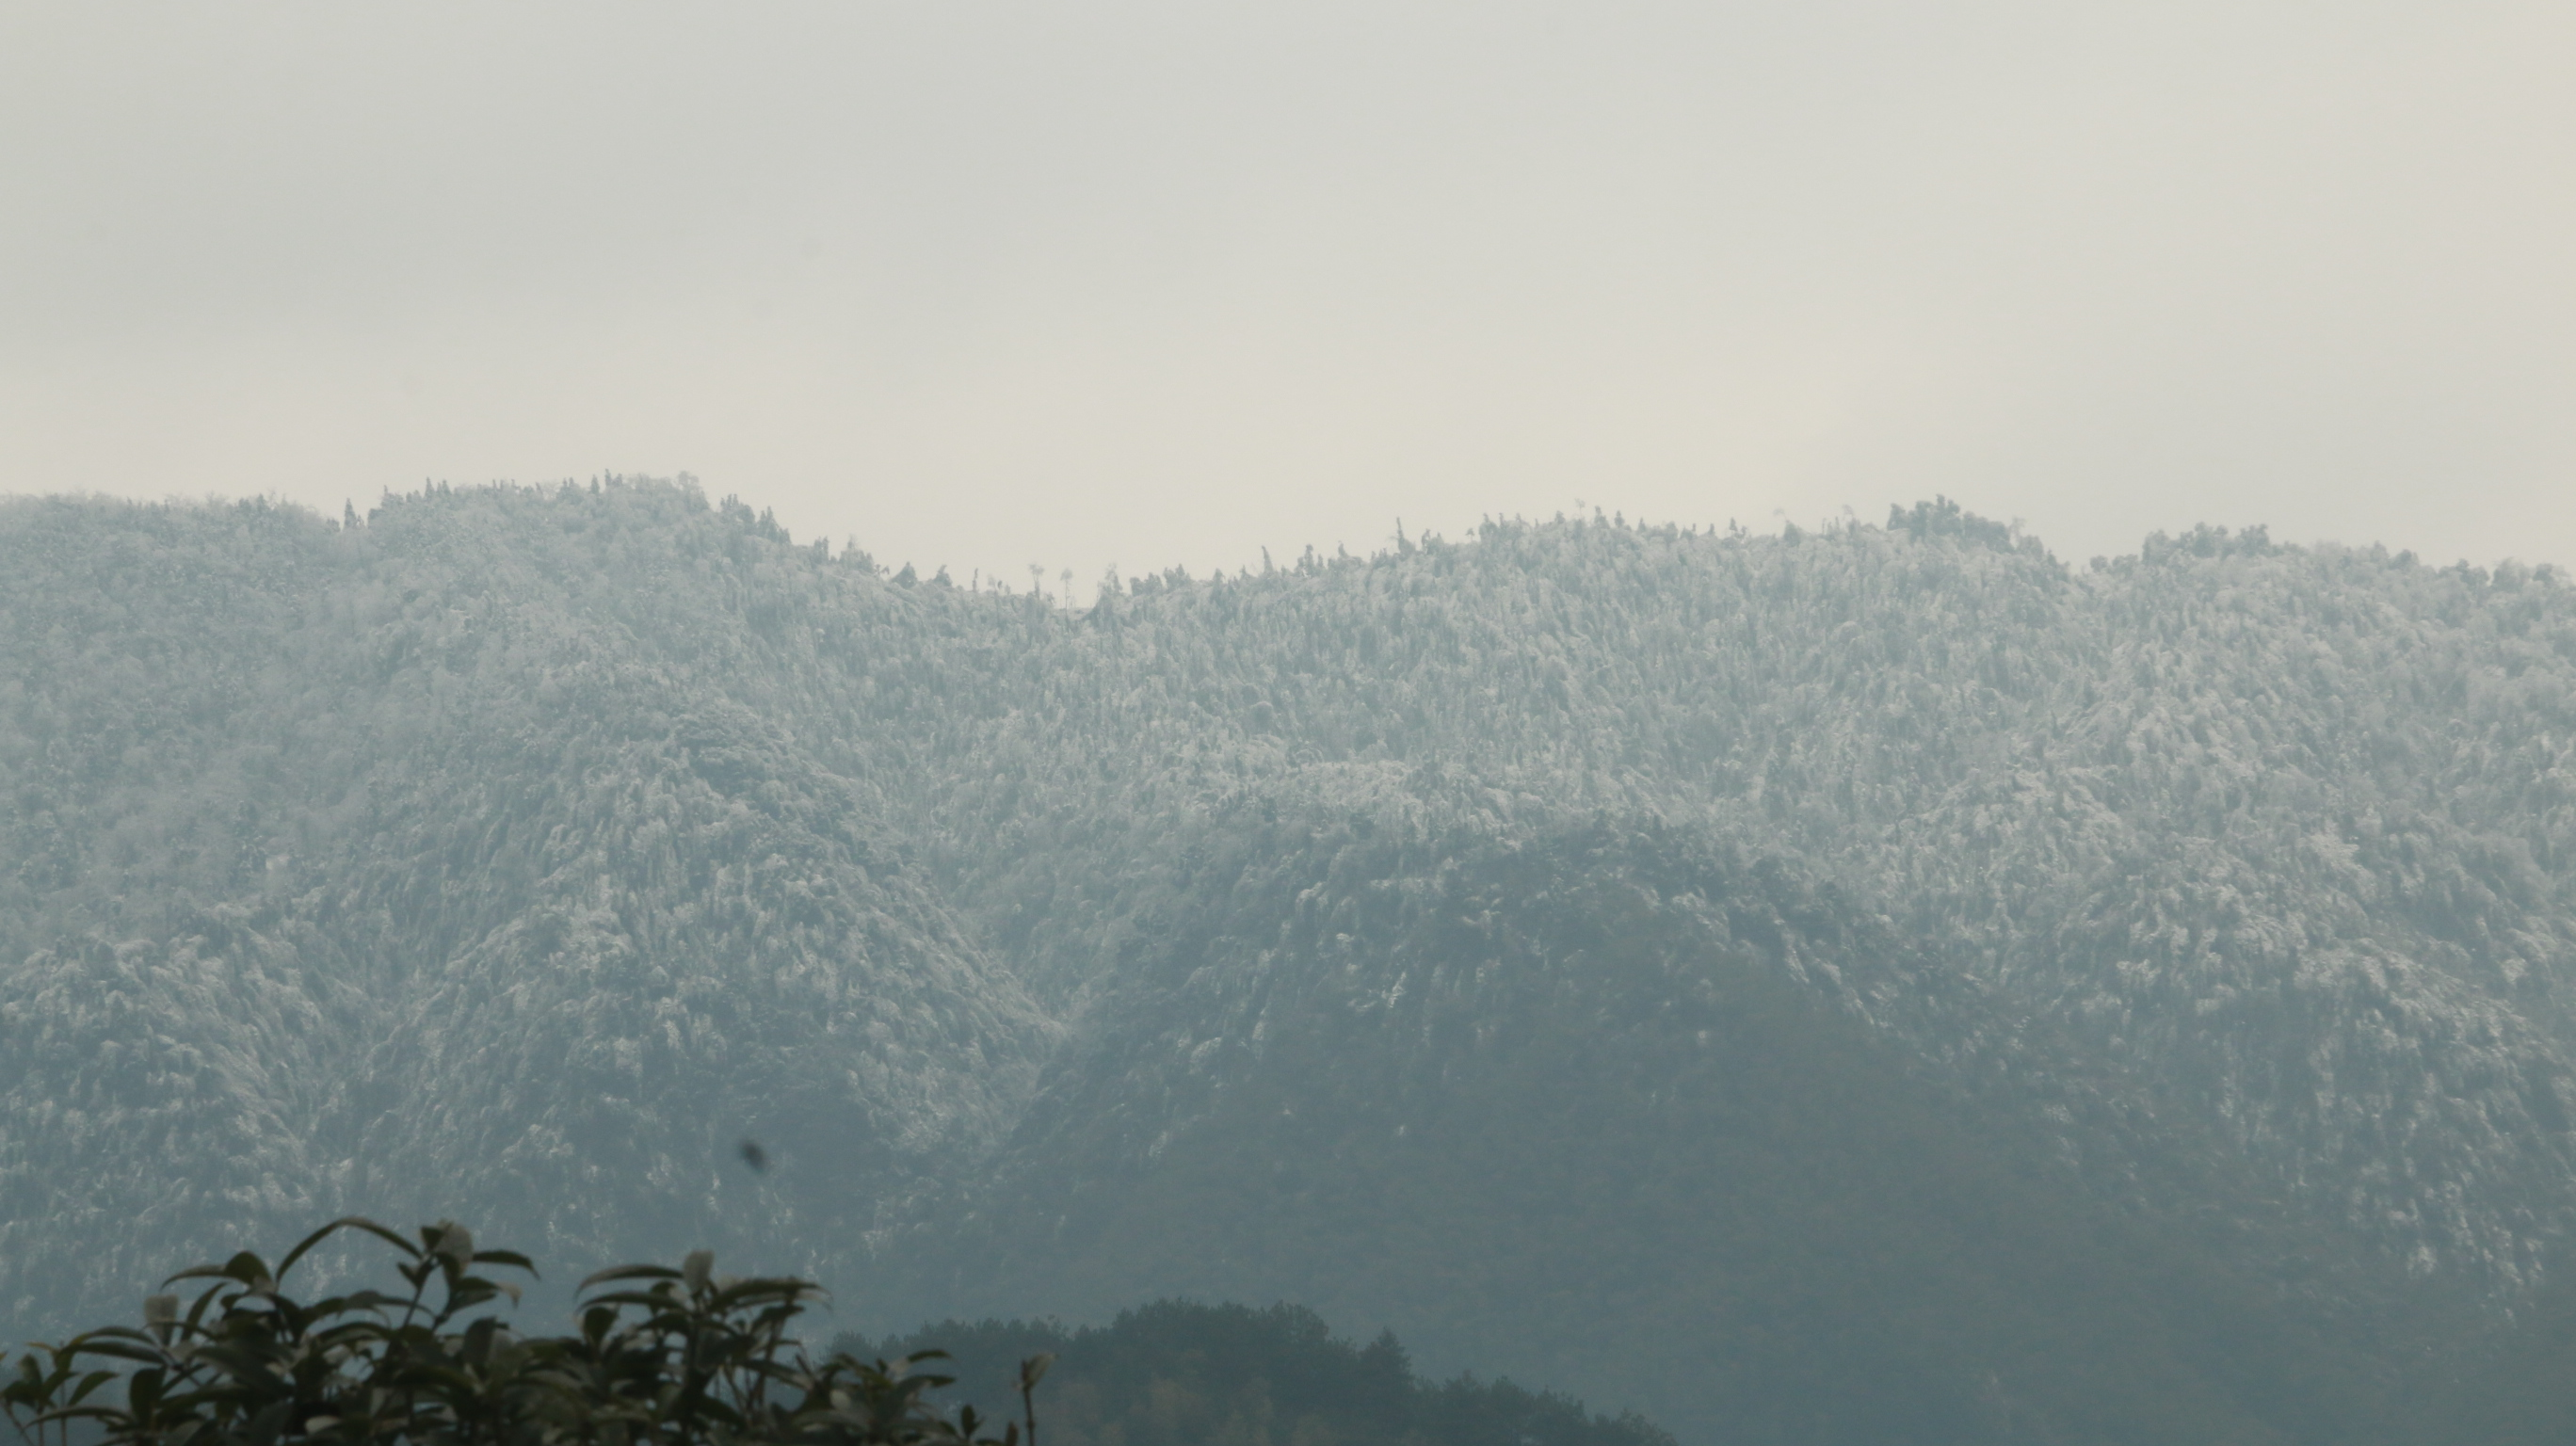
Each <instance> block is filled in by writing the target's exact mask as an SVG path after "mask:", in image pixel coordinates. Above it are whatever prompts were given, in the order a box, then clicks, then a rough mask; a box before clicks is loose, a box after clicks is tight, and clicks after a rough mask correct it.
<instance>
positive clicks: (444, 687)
mask: <svg viewBox="0 0 2576 1446" xmlns="http://www.w3.org/2000/svg"><path fill="white" fill-rule="evenodd" d="M2571 750H2576V591H2571V589H2569V588H2568V587H2567V586H2566V585H2565V583H2564V582H2563V581H2562V580H2561V579H2560V578H2559V577H2558V576H2557V575H2555V574H2554V573H2552V572H2550V571H2549V570H2547V569H2539V570H2532V569H2525V568H2520V567H2515V566H2506V567H2501V568H2498V569H2495V570H2493V571H2486V570H2480V569H2475V568H2468V567H2454V568H2439V569H2437V568H2430V567H2426V566H2422V565H2420V564H2418V563H2416V562H2415V561H2414V560H2413V559H2412V558H2410V557H2407V556H2405V555H2403V554H2399V555H2396V556H2390V555H2387V554H2385V553H2382V552H2379V551H2376V550H2373V551H2351V550H2334V549H2297V548H2284V547H2277V546H2274V545H2272V544H2270V543H2269V542H2268V541H2267V540H2265V539H2264V538H2263V537H2262V536H2261V535H2260V534H2259V533H2256V534H2241V535H2230V534H2226V533H2222V532H2217V531H2212V530H2202V531H2198V532H2195V533H2192V534H2189V535H2187V536H2184V537H2182V538H2178V539H2177V538H2165V537H2158V538H2153V539H2150V540H2149V542H2148V543H2147V545H2146V546H2145V547H2144V548H2143V549H2142V550H2141V552H2140V553H2139V554H2137V555H2135V556H2131V557H2126V558H2121V559H2115V560H2111V561H2107V562H2104V563H2101V564H2099V565H2096V566H2093V567H2089V568H2069V567H2067V566H2064V565H2062V564H2061V563H2059V562H2058V561H2056V560H2055V559H2053V558H2051V557H2050V556H2049V555H2048V554H2047V553H2046V552H2045V551H2044V550H2043V549H2042V548H2041V547H2040V546H2039V545H2038V544H2037V543H2036V542H2034V541H2033V540H2031V539H2029V538H2026V537H2022V536H2020V535H2018V534H2016V533H2014V532H2012V531H2011V530H2009V529H2006V528H2003V527H2001V526H1999V525H1997V524H1994V523H1990V522H1986V521H1983V520H1982V519H1978V518H1976V517H1973V516H1971V515H1968V514H1966V513H1963V512H1961V511H1960V510H1959V509H1958V508H1956V507H1954V506H1951V505H1948V504H1946V503H1938V504H1927V505H1924V506H1920V507H1916V508H1914V509H1912V510H1910V511H1904V512H1899V513H1897V514H1895V515H1893V516H1891V518H1890V519H1889V522H1888V524H1887V525H1886V526H1884V527H1871V526H1848V527H1840V528H1836V529H1834V530H1831V531H1829V532H1825V533H1819V534H1805V533H1798V532H1796V531H1794V530H1792V531H1790V532H1788V533H1786V534H1784V535H1782V536H1778V537H1750V536H1744V535H1740V534H1735V535H1730V534H1710V533H1706V532H1689V531H1683V530H1677V529H1671V528H1645V527H1632V526H1625V525H1621V524H1619V523H1616V522H1612V521H1608V520H1603V519H1598V518H1595V519H1588V520H1587V519H1576V520H1571V521H1566V520H1560V521H1555V522H1548V523H1521V522H1510V523H1493V524H1489V525H1487V526H1485V527H1484V528H1482V529H1480V530H1479V532H1478V533H1477V535H1476V536H1475V537H1473V538H1470V539H1467V540H1463V541H1456V542H1451V541H1442V540H1438V539H1430V540H1423V541H1417V542H1407V543H1405V544H1403V545H1402V546H1400V547H1398V548H1397V549H1395V550H1393V551H1390V552H1387V553H1383V554H1380V555H1377V556H1374V557H1369V558H1349V557H1336V558H1324V557H1320V556H1316V555H1312V554H1310V555H1309V556H1307V557H1305V558H1302V559H1300V560H1298V561H1297V562H1296V563H1295V564H1294V565H1292V566H1290V567H1287V568H1281V569H1277V570H1274V571H1271V572H1268V573H1265V574H1260V575H1243V576H1229V577H1223V578H1218V579H1205V580H1192V579H1188V578H1186V577H1183V576H1181V575H1179V574H1178V573H1173V574H1167V575H1164V576H1160V577H1154V578H1146V579H1137V580H1135V581H1132V582H1129V583H1126V584H1123V585H1121V586H1120V587H1118V588H1117V589H1116V590H1115V591H1114V592H1105V593H1104V594H1103V596H1102V597H1100V598H1099V599H1098V600H1097V601H1096V602H1094V603H1093V604H1092V605H1090V606H1088V607H1086V608H1082V609H1079V610H1075V609H1067V608H1063V607H1059V606H1055V605H1053V604H1052V603H1050V602H1049V601H1047V600H1043V599H1038V598H1033V597H1030V596H1028V595H1026V594H1005V593H997V592H992V591H970V590H967V589H964V588H959V587H956V586H954V585H953V584H950V583H944V582H942V581H939V580H937V579H930V580H924V579H922V578H920V577H919V576H918V574H912V575H909V576H907V575H904V574H897V575H895V576H892V577H889V576H887V575H886V574H885V572H884V570H883V569H881V568H878V567H876V566H874V565H873V564H872V563H871V562H870V561H869V560H868V559H867V558H866V557H865V556H864V555H863V554H855V553H849V552H838V553H836V552H833V551H831V550H830V549H828V548H826V547H823V546H820V545H799V544H797V543H795V542H794V541H793V540H792V539H790V538H789V537H788V536H787V535H786V534H785V533H784V532H783V531H781V530H780V529H779V528H777V527H776V526H775V525H773V524H772V523H770V522H769V521H768V520H767V519H766V518H764V517H762V516H758V515H755V514H754V513H752V512H751V511H749V510H748V509H745V508H742V507H740V506H739V505H736V504H732V503H725V504H719V505H710V504H709V503H707V502H706V501H705V499H703V498H702V497H700V496H699V495H698V494H697V493H695V491H694V490H692V489H690V488H686V487H679V486H670V485H664V484H658V483H610V484H608V485H604V486H569V485H568V486H565V487H561V488H526V489H522V488H493V489H476V490H467V491H455V490H450V489H446V488H438V489H433V490H431V491H428V492H425V493H422V494H419V495H415V496H410V497H403V498H392V499H388V501H387V502H386V504H385V505H384V506H382V507H380V508H378V509H376V510H375V511H374V512H372V513H371V514H369V516H368V517H367V518H366V519H365V521H364V522H363V523H362V524H361V525H356V526H349V527H341V526H338V525H336V524H333V523H330V522H328V521H325V520H324V519H320V518H317V517H314V516H312V515H310V514H306V513H302V512H300V511H295V510H292V509H282V508H277V507H273V506H267V505H262V504H245V505H238V506H217V505H206V506H168V507H138V506H130V505H126V504H121V503H109V502H95V501H78V500H62V499H36V500H19V501H12V502H6V503H0V1320H7V1321H14V1322H16V1323H17V1332H18V1334H19V1335H20V1336H24V1335H26V1334H30V1333H38V1332H43V1331H48V1330H57V1329H60V1328H62V1327H63V1326H64V1325H66V1324H68V1323H71V1322H75V1321H81V1320H86V1319H92V1318H99V1317H103V1316H107V1315H111V1314H116V1313H118V1311H119V1308H120V1307H122V1306H124V1305H125V1304H127V1303H129V1302H130V1301H131V1300H132V1299H133V1298H135V1297H137V1296H139V1295H140V1294H141V1293H142V1292H143V1291H144V1290H145V1289H147V1288H148V1287H149V1285H150V1284H151V1283H152V1281H153V1280H154V1279H155V1278H156V1277H157V1275H158V1273H159V1271H160V1270H161V1269H162V1268H165V1266H166V1262H168V1261H169V1260H172V1259H183V1258H184V1259H193V1258H196V1257H197V1256H198V1255H201V1254H203V1253H205V1251H206V1250H208V1249H210V1248H213V1247H214V1246H215V1245H218V1244H220V1243H221V1242H224V1241H229V1240H237V1239H244V1238H266V1237H270V1236H274V1235H277V1234H279V1233H281V1232H285V1231H290V1230H293V1229H295V1228H297V1227H299V1226H301V1225H304V1224H306V1223H308V1222H310V1221H312V1220H314V1219H317V1218H323V1217H327V1216H328V1215H332V1214H336V1213H341V1212H344V1211H359V1212H364V1213H368V1214H371V1215H377V1216H380V1217H385V1218H390V1219H394V1220H410V1219H420V1220H434V1219H437V1218H440V1217H442V1216H448V1215H454V1216H457V1217H459V1218H465V1219H469V1223H472V1224H474V1225H475V1226H476V1228H477V1229H478V1230H484V1231H486V1232H487V1233H491V1234H493V1235H495V1236H499V1237H507V1238H510V1239H513V1240H518V1241H524V1242H528V1243H529V1245H530V1246H531V1248H532V1249H533V1250H534V1251H535V1252H536V1253H538V1254H540V1255H541V1256H543V1257H544V1258H546V1259H549V1260H557V1261H562V1262H565V1264H566V1268H567V1269H569V1270H571V1271H573V1272H574V1273H576V1274H578V1273H579V1272H580V1271H581V1270H582V1269H585V1268H587V1267H588V1266H589V1265H592V1264H597V1263H604V1262H606V1261H609V1260H615V1259H639V1258H657V1257H671V1256H674V1255H676V1253H678V1252H679V1251H682V1250H685V1249H688V1248H691V1247H694V1246H700V1245H705V1246H712V1247H714V1248H716V1249H717V1250H718V1251H719V1252H720V1253H721V1254H722V1255H723V1257H724V1258H725V1259H727V1260H729V1261H743V1262H745V1263H746V1264H751V1263H753V1262H757V1264H758V1267H759V1268H763V1269H777V1270H794V1271H799V1272H809V1273H813V1274H816V1275H819V1276H821V1277H822V1278H824V1279H826V1280H827V1281H830V1282H832V1283H834V1284H835V1285H837V1286H838V1287H839V1288H840V1289H841V1292H842V1302H843V1305H842V1309H843V1310H844V1312H845V1316H844V1318H845V1319H848V1320H850V1321H851V1322H852V1323H853V1324H856V1325H859V1326H861V1327H862V1328H865V1329H868V1330H870V1331H874V1332H884V1331H888V1330H897V1329H905V1328H908V1327H910V1326H912V1325H913V1324H915V1323H917V1322H919V1321H921V1320H925V1319H935V1318H940V1317H946V1316H954V1315H959V1314H966V1313H971V1314H975V1315H983V1314H991V1315H994V1316H997V1317H1008V1316H1027V1315H1034V1314H1043V1313H1046V1312H1050V1311H1052V1312H1057V1313H1060V1314H1063V1315H1065V1316H1066V1317H1067V1318H1072V1319H1107V1318H1108V1317H1109V1316H1110V1315H1111V1314H1112V1313H1114V1312H1115V1311H1117V1310H1119V1309H1122V1308H1125V1307H1129V1306H1132V1305H1135V1304H1137V1303H1138V1302H1140V1301H1143V1300H1146V1299H1149V1298H1154V1297H1158V1296H1193V1297H1198V1298H1221V1297H1226V1296H1232V1297H1236V1298H1242V1299H1249V1300H1253V1301H1268V1300H1274V1299H1287V1300H1294V1301H1300V1302H1304V1303H1307V1304H1311V1305H1313V1306H1314V1307H1316V1308H1317V1309H1318V1310H1320V1311H1321V1312H1322V1313H1323V1318H1324V1319H1326V1320H1328V1321H1330V1322H1331V1323H1332V1324H1333V1326H1334V1327H1335V1328H1337V1329H1341V1330H1346V1331H1354V1332H1357V1333H1359V1334H1361V1335H1363V1336H1365V1335H1368V1334H1372V1333H1374V1332H1375V1331H1376V1330H1377V1329H1379V1328H1380V1327H1383V1326H1390V1325H1391V1326H1393V1327H1395V1328H1396V1329H1398V1330H1399V1331H1400V1332H1401V1333H1402V1334H1403V1336H1404V1338H1405V1340H1406V1341H1407V1342H1408V1343H1410V1344H1411V1345H1412V1347H1413V1348H1414V1349H1415V1350H1416V1351H1418V1352H1419V1353H1420V1354H1421V1357H1422V1359H1423V1360H1424V1361H1425V1363H1426V1364H1427V1365H1428V1367H1429V1368H1430V1369H1431V1370H1432V1371H1433V1372H1434V1373H1435V1374H1445V1373H1449V1372H1453V1371H1456V1370H1460V1369H1466V1368H1469V1367H1473V1368H1475V1369H1478V1370H1486V1371H1504V1372H1508V1373H1509V1374H1510V1375H1511V1376H1512V1377H1513V1378H1514V1379H1515V1380H1519V1381H1522V1382H1524V1383H1525V1384H1527V1385H1530V1386H1532V1387H1534V1388H1539V1389H1564V1390H1568V1391H1570V1392H1572V1393H1574V1394H1577V1395H1580V1396H1581V1397H1582V1398H1583V1399H1585V1400H1586V1401H1588V1402H1591V1403H1592V1404H1593V1405H1595V1406H1600V1407H1604V1408H1609V1409H1614V1410H1615V1409H1619V1408H1621V1407H1627V1406H1634V1407H1636V1408H1638V1409H1641V1410H1643V1411H1645V1412H1646V1413H1647V1414H1648V1415H1649V1416H1650V1417H1651V1418H1652V1419H1654V1420H1656V1421H1657V1422H1658V1423H1659V1424H1662V1425H1665V1426H1668V1427H1670V1428H1672V1429H1673V1430H1675V1431H1676V1432H1677V1433H1678V1434H1679V1435H1680V1437H1681V1438H1682V1439H1683V1440H1686V1441H1698V1440H1729V1439H1736V1440H1776V1441H1783V1442H1788V1441H1797V1442H1828V1441H1837V1442H1839V1441H1853V1442H1858V1441H1893V1440H1921V1441H1935V1440H1976V1441H2024V1440H2026V1441H2034V1442H2040V1441H2046V1442H2079V1441H2084V1442H2090V1441H2128V1440H2137V1441H2147V1440H2170V1439H2185V1438H2188V1439H2196V1440H2213V1441H2215V1440H2244V1441H2267V1440H2285V1441H2318V1442H2325V1441H2357V1440H2367V1439H2372V1432H2373V1431H2375V1430H2380V1429H2381V1426H2380V1425H2379V1424H2378V1423H2383V1422H2397V1421H2401V1420H2404V1419H2406V1417H2405V1409H2403V1408H2408V1403H2410V1402H2418V1401H2422V1400H2430V1399H2432V1398H2433V1397H2434V1396H2435V1395H2438V1394H2440V1393H2439V1392H2438V1391H2436V1390H2434V1388H2433V1387H2431V1386H2427V1385H2425V1384H2423V1383H2424V1382H2425V1381H2426V1380H2429V1379H2432V1378H2433V1377H2442V1378H2445V1379H2457V1380H2462V1381H2466V1380H2470V1379H2473V1378H2474V1377H2475V1376H2476V1372H2477V1371H2478V1370H2479V1369H2482V1366H2481V1364H2480V1362H2478V1361H2470V1360H2466V1359H2463V1358H2461V1357H2460V1356H2459V1355H2458V1353H2457V1352H2458V1350H2459V1345H2458V1343H2459V1342H2462V1341H2467V1340H2473V1339H2476V1340H2483V1339H2485V1337H2484V1336H2483V1335H2481V1334H2480V1332H2481V1331H2482V1330H2483V1329H2484V1327H2483V1326H2482V1325H2480V1324H2479V1322H2481V1321H2500V1320H2503V1319H2506V1318H2507V1316H2506V1313H2507V1312H2509V1311H2512V1310H2514V1309H2516V1308H2517V1307H2519V1306H2520V1305H2521V1304H2522V1303H2523V1302H2525V1301H2527V1300H2529V1299H2531V1298H2532V1297H2531V1292H2533V1291H2535V1290H2545V1289H2547V1288H2549V1287H2550V1285H2551V1283H2552V1282H2553V1281H2554V1280H2555V1279H2556V1278H2557V1272H2555V1271H2553V1270H2552V1268H2551V1262H2552V1261H2553V1260H2555V1259H2557V1258H2558V1252H2559V1251H2561V1250H2562V1249H2563V1248H2564V1245H2565V1242H2566V1241H2567V1237H2568V1227H2569V1224H2570V1222H2571V1216H2576V1124H2571V1121H2572V1120H2576V1086H2571V1079H2576V1001H2571V992H2570V991H2571V985H2576V894H2571V867H2576V852H2571V850H2576V807H2572V806H2576V784H2571V780H2576V770H2571V767H2570V752H2571ZM746 1139H748V1140H755V1141H758V1142H759V1143H760V1145H761V1147H762V1150H763V1152H764V1158H765V1161H766V1166H767V1168H766V1169H763V1170H754V1169H752V1168H750V1167H749V1166H748V1165H747V1164H746V1163H745V1161H744V1159H743V1157H742V1155H741V1153H740V1151H739V1146H740V1143H741V1142H742V1141H744V1140H746ZM2524 1315H2525V1316H2526V1317H2527V1318H2534V1319H2537V1318H2539V1317H2537V1316H2533V1315H2532V1314H2531V1313H2530V1312H2524ZM2532 1339H2536V1338H2535V1337H2528V1336H2526V1337H2524V1338H2523V1345H2520V1346H2515V1347H2513V1348H2512V1349H2522V1348H2524V1346H2527V1345H2528V1342H2529V1341H2530V1340H2532ZM2530 1348H2531V1349H2538V1347H2530ZM2481 1349H2484V1348H2483V1347H2481ZM2496 1350H2497V1351H2500V1352H2504V1353H2505V1354H2508V1355H2509V1354H2510V1351H2509V1350H2508V1349H2507V1348H2505V1347H2497V1348H2496ZM2498 1358H2499V1359H2502V1358H2503V1357H2502V1356H2499V1357H2498ZM2428 1409H2429V1408H2428ZM2388 1429H2391V1430H2393V1429H2395V1428H2394V1427H2390V1428H2388ZM1909 1432H1910V1433H1911V1434H1905V1433H1909Z"/></svg>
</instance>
